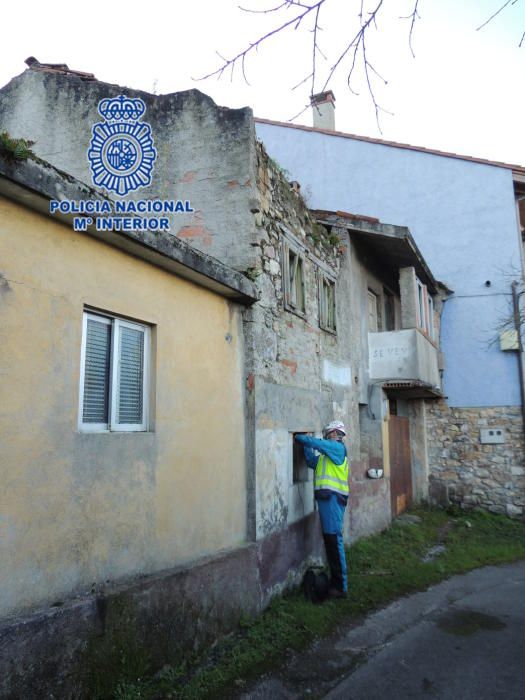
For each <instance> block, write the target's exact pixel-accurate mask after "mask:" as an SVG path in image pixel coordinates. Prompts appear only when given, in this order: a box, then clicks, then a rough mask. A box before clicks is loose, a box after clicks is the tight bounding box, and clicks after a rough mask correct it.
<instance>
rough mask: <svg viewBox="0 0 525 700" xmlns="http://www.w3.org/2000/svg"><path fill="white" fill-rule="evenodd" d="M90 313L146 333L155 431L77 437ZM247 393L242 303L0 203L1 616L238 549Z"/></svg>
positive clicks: (242, 511)
mask: <svg viewBox="0 0 525 700" xmlns="http://www.w3.org/2000/svg"><path fill="white" fill-rule="evenodd" d="M86 305H89V306H92V307H95V308H98V309H100V310H104V311H107V312H109V313H112V314H115V315H121V316H126V317H129V318H131V319H135V320H138V321H142V322H145V323H148V324H151V325H152V327H153V328H152V340H153V343H152V345H153V350H152V352H153V355H154V357H153V367H152V375H153V377H154V386H153V389H152V403H151V408H152V414H153V429H152V430H151V431H150V432H148V433H124V434H123V433H118V434H117V433H109V434H85V433H84V434H83V433H79V431H78V401H79V377H80V349H81V338H82V313H83V310H84V307H85V306H86ZM227 334H231V336H232V339H231V341H230V342H228V341H227V340H226V338H225V336H226V335H227ZM242 387H243V342H242V326H241V317H240V312H239V309H238V308H237V307H236V306H235V305H234V304H231V303H229V302H227V301H226V300H225V299H223V298H222V297H220V296H218V295H216V294H214V293H212V292H210V291H208V290H205V289H201V288H200V287H198V286H195V285H193V284H191V283H189V282H186V281H185V280H182V279H179V278H177V277H175V276H173V275H171V274H169V273H167V272H164V271H162V270H159V269H158V268H156V267H154V266H152V265H149V264H147V263H145V262H143V261H141V260H139V259H136V258H134V257H131V256H129V255H127V254H125V253H123V252H120V251H118V250H116V249H113V248H111V247H109V246H107V245H105V244H103V243H101V242H99V241H96V240H94V239H91V238H89V237H88V236H86V235H84V234H79V233H74V232H73V231H72V230H70V229H69V228H68V227H67V226H65V225H62V224H60V223H58V222H56V221H54V220H52V219H50V218H49V217H44V216H41V215H39V214H36V213H34V212H32V211H30V210H28V209H25V208H22V207H21V206H18V205H16V204H14V203H12V202H9V201H8V200H6V199H3V198H0V475H1V481H2V485H1V486H2V487H1V489H0V562H1V565H0V591H1V594H0V615H4V614H6V613H9V612H16V611H19V610H21V609H23V608H27V607H32V606H35V605H41V604H42V605H43V604H48V603H50V602H53V601H55V600H59V599H61V598H63V597H64V596H67V595H68V594H71V593H72V592H75V593H77V592H81V591H84V590H90V588H91V585H92V584H93V583H101V582H104V581H105V580H106V579H112V580H114V579H116V578H119V577H122V576H125V575H128V574H135V573H139V572H140V573H144V572H151V571H156V570H159V569H162V568H167V567H172V566H174V565H178V564H181V563H185V562H188V561H191V560H193V559H196V558H198V557H200V556H202V555H205V554H210V553H213V552H216V551H217V550H219V549H221V548H228V547H231V546H234V545H236V544H238V543H240V542H242V541H244V540H245V538H246V480H245V445H244V412H243V394H242V392H243V388H242Z"/></svg>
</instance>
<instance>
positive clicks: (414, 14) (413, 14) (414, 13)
mask: <svg viewBox="0 0 525 700" xmlns="http://www.w3.org/2000/svg"><path fill="white" fill-rule="evenodd" d="M418 4H419V0H416V4H415V5H414V9H413V10H412V12H411V13H410V14H409V15H406V16H405V17H400V18H399V19H410V20H412V21H411V22H410V31H409V33H408V46H409V48H410V53H411V54H412V58H415V57H416V54H415V53H414V49H413V47H412V35H413V33H414V25H415V23H416V20H418V19H421V17H420V15H419V13H418V11H417V6H418Z"/></svg>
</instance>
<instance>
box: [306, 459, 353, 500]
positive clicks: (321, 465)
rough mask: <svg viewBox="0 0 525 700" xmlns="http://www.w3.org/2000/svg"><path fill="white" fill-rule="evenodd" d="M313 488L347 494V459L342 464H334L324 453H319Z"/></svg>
mask: <svg viewBox="0 0 525 700" xmlns="http://www.w3.org/2000/svg"><path fill="white" fill-rule="evenodd" d="M314 489H315V490H316V491H318V490H319V489H330V491H336V492H337V493H341V494H343V496H348V493H349V491H350V489H349V488H348V459H347V458H346V457H345V461H344V462H343V463H342V464H334V462H332V460H331V459H330V458H329V457H327V456H326V455H319V459H318V460H317V467H316V468H315V476H314Z"/></svg>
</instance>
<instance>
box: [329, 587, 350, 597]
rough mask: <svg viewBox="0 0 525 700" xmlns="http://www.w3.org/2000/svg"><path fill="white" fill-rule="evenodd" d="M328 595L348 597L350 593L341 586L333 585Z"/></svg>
mask: <svg viewBox="0 0 525 700" xmlns="http://www.w3.org/2000/svg"><path fill="white" fill-rule="evenodd" d="M328 597H329V598H333V599H336V598H348V593H347V592H346V591H342V590H340V589H339V588H334V587H333V586H332V587H331V588H330V589H329V590H328Z"/></svg>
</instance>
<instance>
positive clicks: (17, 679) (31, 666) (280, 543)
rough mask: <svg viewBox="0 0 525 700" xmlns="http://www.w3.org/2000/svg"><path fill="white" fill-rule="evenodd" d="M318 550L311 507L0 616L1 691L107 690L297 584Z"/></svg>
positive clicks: (202, 642)
mask: <svg viewBox="0 0 525 700" xmlns="http://www.w3.org/2000/svg"><path fill="white" fill-rule="evenodd" d="M322 552H323V548H322V539H321V536H320V528H319V524H318V518H317V514H316V513H313V514H312V515H310V516H308V517H306V518H304V519H303V520H301V521H299V522H297V523H294V524H293V525H292V526H291V527H290V528H288V529H287V530H285V531H283V532H280V533H275V534H274V535H271V536H270V537H268V538H266V539H264V540H262V541H260V542H257V543H253V544H249V545H246V546H243V547H239V548H238V549H236V550H234V551H230V552H226V553H223V554H222V555H220V556H217V557H213V558H207V559H205V560H202V561H200V562H199V563H197V564H195V565H193V566H191V567H188V568H184V569H182V568H181V569H176V570H170V571H164V572H161V573H159V574H156V575H154V576H147V577H144V578H141V579H139V580H136V579H135V580H134V581H132V582H127V583H121V584H119V585H112V586H111V587H109V586H108V588H107V590H105V591H104V592H103V593H99V594H97V595H92V596H87V597H84V598H77V599H75V600H72V601H69V602H66V603H65V604H64V605H63V606H61V607H55V608H50V609H47V610H43V611H39V612H35V613H33V614H31V615H29V616H27V617H25V618H18V619H16V620H8V621H5V622H4V623H3V624H2V625H0V698H5V699H9V700H22V699H23V700H30V699H31V698H39V699H43V698H60V699H61V700H73V698H75V700H78V699H79V698H91V697H94V696H97V694H98V695H102V696H104V695H107V694H110V693H111V690H112V688H113V686H114V684H115V682H116V681H117V680H118V678H119V677H120V676H121V675H125V674H126V673H128V674H129V673H130V672H132V673H133V674H134V677H135V678H136V677H138V676H141V675H142V674H144V673H151V672H154V671H155V670H156V669H159V668H161V667H162V666H163V665H164V664H166V663H170V664H177V663H178V662H180V661H181V660H182V659H183V658H184V656H185V655H186V654H188V653H191V652H193V651H195V650H198V649H199V648H202V647H204V646H206V645H207V644H210V643H212V642H213V641H214V640H215V639H217V638H218V637H220V636H221V635H223V634H226V633H228V632H230V631H232V630H233V629H235V627H236V626H237V625H238V623H239V620H240V618H241V617H242V616H250V615H256V614H257V613H259V612H261V610H263V609H264V607H265V606H266V605H267V604H268V603H269V601H270V599H271V597H272V596H273V595H275V593H277V592H279V591H281V590H282V589H283V588H285V587H287V586H288V587H289V586H292V585H294V584H297V583H299V581H300V579H301V576H302V574H303V572H304V569H305V567H306V565H307V563H308V560H310V559H311V558H312V557H319V556H320V555H321V554H322Z"/></svg>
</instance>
